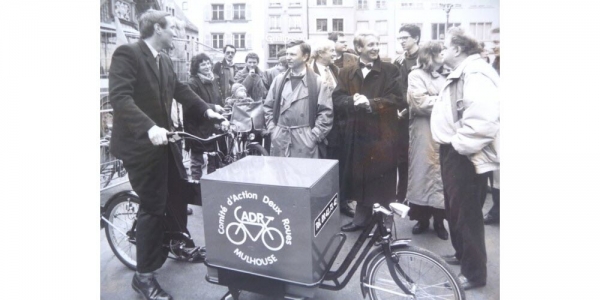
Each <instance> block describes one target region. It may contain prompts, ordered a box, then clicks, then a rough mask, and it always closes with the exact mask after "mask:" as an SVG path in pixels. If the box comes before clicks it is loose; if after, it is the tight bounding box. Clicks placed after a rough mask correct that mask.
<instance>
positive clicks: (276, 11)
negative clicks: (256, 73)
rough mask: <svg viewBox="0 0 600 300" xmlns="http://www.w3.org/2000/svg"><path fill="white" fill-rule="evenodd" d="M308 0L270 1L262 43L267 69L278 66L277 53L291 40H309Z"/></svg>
mask: <svg viewBox="0 0 600 300" xmlns="http://www.w3.org/2000/svg"><path fill="white" fill-rule="evenodd" d="M307 2H308V1H307V0H269V1H268V3H267V4H266V5H267V9H266V13H265V18H264V25H263V26H264V35H265V39H264V41H263V43H262V47H263V55H264V56H265V57H266V58H267V59H266V67H268V68H270V67H273V66H275V65H276V64H277V62H278V61H277V52H279V51H280V50H281V49H284V48H285V44H286V42H287V41H289V40H296V39H300V40H307V39H308V30H307V19H306V16H307V9H308V7H307Z"/></svg>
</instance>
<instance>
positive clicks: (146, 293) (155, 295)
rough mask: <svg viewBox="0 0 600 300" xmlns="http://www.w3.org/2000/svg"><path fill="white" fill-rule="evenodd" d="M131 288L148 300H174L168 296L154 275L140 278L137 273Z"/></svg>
mask: <svg viewBox="0 0 600 300" xmlns="http://www.w3.org/2000/svg"><path fill="white" fill-rule="evenodd" d="M131 287H133V290H135V291H136V292H138V293H139V294H140V295H142V296H143V297H144V299H146V300H172V299H173V297H171V295H169V294H167V292H165V291H164V290H163V289H162V288H161V287H160V285H159V284H158V281H156V278H155V277H154V275H151V276H138V273H137V272H136V273H135V275H133V280H132V281H131Z"/></svg>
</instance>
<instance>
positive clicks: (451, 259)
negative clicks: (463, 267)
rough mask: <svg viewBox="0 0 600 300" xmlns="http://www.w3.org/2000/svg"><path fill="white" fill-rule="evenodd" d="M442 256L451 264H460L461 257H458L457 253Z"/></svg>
mask: <svg viewBox="0 0 600 300" xmlns="http://www.w3.org/2000/svg"><path fill="white" fill-rule="evenodd" d="M442 258H443V259H444V260H445V261H446V263H448V264H449V265H453V266H458V265H460V259H458V258H456V255H442Z"/></svg>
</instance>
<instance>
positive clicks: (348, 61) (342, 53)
mask: <svg viewBox="0 0 600 300" xmlns="http://www.w3.org/2000/svg"><path fill="white" fill-rule="evenodd" d="M327 39H329V40H330V41H333V42H334V43H335V52H336V59H335V60H334V61H333V63H334V64H335V66H336V67H338V69H341V68H345V67H350V66H353V65H355V64H356V63H357V62H358V56H357V55H356V53H353V51H352V49H348V45H347V42H346V39H345V37H344V33H343V32H339V31H332V32H330V33H329V34H328V36H327Z"/></svg>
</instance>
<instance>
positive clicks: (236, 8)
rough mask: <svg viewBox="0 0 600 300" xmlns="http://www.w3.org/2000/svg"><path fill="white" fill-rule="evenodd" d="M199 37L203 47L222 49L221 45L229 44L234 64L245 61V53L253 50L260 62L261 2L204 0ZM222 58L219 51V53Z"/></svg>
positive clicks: (240, 64)
mask: <svg viewBox="0 0 600 300" xmlns="http://www.w3.org/2000/svg"><path fill="white" fill-rule="evenodd" d="M203 10H204V25H203V31H204V32H203V33H202V35H203V37H201V39H203V41H204V43H203V44H204V45H205V47H206V48H207V49H210V50H213V51H214V50H216V51H222V49H223V47H224V46H225V45H228V44H229V45H233V46H234V47H236V49H237V53H236V55H235V57H234V58H233V61H234V63H235V64H236V67H237V68H242V67H243V66H244V65H245V58H246V55H247V54H248V53H250V52H254V53H256V54H257V55H258V56H259V58H260V64H261V66H262V65H264V62H265V55H264V52H263V51H262V50H263V49H262V47H263V45H262V43H261V41H262V39H263V38H264V35H263V31H262V30H261V29H262V26H263V20H262V19H261V18H262V15H263V14H264V9H263V8H262V3H261V2H254V1H249V0H223V1H206V2H205V5H204V9H203ZM220 57H221V59H222V57H223V56H222V55H221V56H220Z"/></svg>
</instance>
